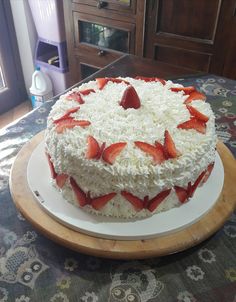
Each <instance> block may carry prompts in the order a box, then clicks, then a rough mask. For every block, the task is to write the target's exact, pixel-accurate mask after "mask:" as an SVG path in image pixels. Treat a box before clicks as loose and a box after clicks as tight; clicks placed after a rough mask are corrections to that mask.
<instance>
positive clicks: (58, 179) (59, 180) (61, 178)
mask: <svg viewBox="0 0 236 302" xmlns="http://www.w3.org/2000/svg"><path fill="white" fill-rule="evenodd" d="M67 178H68V175H67V174H64V173H62V174H57V176H56V184H57V185H58V187H59V188H62V187H63V186H64V184H65V182H66V180H67Z"/></svg>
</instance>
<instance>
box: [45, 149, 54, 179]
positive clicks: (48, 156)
mask: <svg viewBox="0 0 236 302" xmlns="http://www.w3.org/2000/svg"><path fill="white" fill-rule="evenodd" d="M45 154H46V156H47V160H48V165H49V168H50V172H51V177H52V178H53V179H55V178H56V177H57V173H56V171H55V168H54V165H53V162H52V160H51V156H50V155H49V154H48V153H47V152H45Z"/></svg>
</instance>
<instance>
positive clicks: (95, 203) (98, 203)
mask: <svg viewBox="0 0 236 302" xmlns="http://www.w3.org/2000/svg"><path fill="white" fill-rule="evenodd" d="M114 196H116V193H114V192H113V193H109V194H106V195H103V196H100V197H97V198H93V199H92V200H91V206H92V207H93V208H94V209H95V210H100V209H101V208H102V207H104V206H105V205H106V204H107V203H108V201H110V200H111V199H112V198H113V197H114Z"/></svg>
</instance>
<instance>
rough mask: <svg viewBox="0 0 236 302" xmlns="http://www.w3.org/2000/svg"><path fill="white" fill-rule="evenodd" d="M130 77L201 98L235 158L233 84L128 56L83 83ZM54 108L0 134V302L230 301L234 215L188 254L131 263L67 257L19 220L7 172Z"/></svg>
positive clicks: (235, 284) (235, 286) (235, 269)
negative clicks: (155, 80)
mask: <svg viewBox="0 0 236 302" xmlns="http://www.w3.org/2000/svg"><path fill="white" fill-rule="evenodd" d="M138 66H140V67H138ZM137 73H138V74H139V75H140V74H142V75H145V76H148V75H149V76H153V75H158V76H161V77H163V76H164V77H165V78H170V77H177V78H176V81H177V82H179V83H182V84H183V85H185V86H187V85H194V86H196V87H197V89H199V90H201V91H203V92H204V93H205V94H206V95H207V97H208V99H207V101H208V102H209V103H210V104H211V106H212V109H213V111H214V112H215V115H216V130H217V134H218V137H219V138H220V139H221V140H222V141H223V142H224V143H225V144H226V145H227V147H228V148H229V149H230V150H231V152H232V153H233V154H234V156H236V81H233V80H229V79H226V78H222V77H218V76H215V75H211V74H195V75H190V71H188V73H189V75H188V76H184V75H186V70H184V69H183V70H181V69H178V68H172V69H171V66H166V65H165V64H164V65H163V64H159V63H156V62H153V61H146V60H144V59H138V58H136V57H134V56H124V57H123V58H121V59H120V60H119V61H117V62H115V63H114V64H111V65H109V66H108V67H106V68H105V69H104V70H101V71H100V72H98V73H96V74H95V75H93V76H91V77H90V79H92V78H94V77H98V76H104V74H105V75H107V76H114V75H121V76H126V75H131V76H134V75H136V74H137ZM54 102H55V99H53V100H52V101H49V102H47V103H45V104H44V105H42V106H41V107H39V108H38V109H36V110H34V111H32V112H31V113H30V114H28V115H26V116H24V117H23V118H21V119H20V120H19V121H17V122H16V123H14V124H12V125H9V126H8V127H6V128H4V129H2V130H1V131H0V150H1V151H0V205H1V211H0V301H3V302H6V301H16V302H28V301H31V302H32V301H33V302H34V301H35V302H40V301H50V302H59V301H60V302H62V301H63V302H68V301H69V302H71V301H72V302H73V301H76V302H77V301H84V302H100V301H101V302H103V301H104V302H106V301H135V302H136V301H142V302H143V301H144V302H146V301H150V302H152V301H161V302H162V301H163V302H172V301H179V302H194V301H201V302H211V301H212V302H213V301H214V302H222V301H227V302H228V301H229V302H231V301H232V302H236V256H235V255H236V213H234V214H233V215H232V216H231V217H230V218H229V219H228V221H226V223H225V225H224V226H223V227H222V229H220V230H219V231H218V232H217V233H216V234H214V235H213V236H212V237H210V238H209V239H208V240H206V241H204V242H203V243H201V244H200V245H198V246H196V247H194V248H191V249H188V250H186V251H184V252H180V253H178V254H173V255H169V256H165V257H162V258H152V259H146V260H139V261H138V260H136V261H120V260H108V259H101V258H96V257H92V256H87V255H84V254H80V253H76V252H73V251H71V250H69V249H66V248H64V247H62V246H59V245H58V244H56V243H54V242H52V241H50V240H49V239H47V238H45V237H44V236H43V235H42V234H40V233H39V232H38V231H37V230H36V229H34V228H33V227H32V226H31V225H30V224H29V223H28V222H27V221H26V220H25V218H24V217H23V216H22V215H21V214H20V213H19V212H18V211H17V210H16V208H15V206H14V203H13V201H12V198H11V195H10V191H9V174H10V170H11V165H12V163H13V161H14V158H15V157H16V155H17V153H18V151H19V150H20V148H21V147H22V146H23V145H24V144H25V143H26V142H27V141H28V140H29V139H31V138H32V137H33V136H35V135H36V134H37V133H38V132H40V131H41V130H43V129H44V128H45V127H46V119H47V115H48V113H49V111H50V109H51V106H52V105H53V104H54ZM39 219H40V217H39ZM115 297H117V299H116V298H115ZM122 297H123V298H122ZM125 297H126V298H125ZM118 298H120V300H119V299H118Z"/></svg>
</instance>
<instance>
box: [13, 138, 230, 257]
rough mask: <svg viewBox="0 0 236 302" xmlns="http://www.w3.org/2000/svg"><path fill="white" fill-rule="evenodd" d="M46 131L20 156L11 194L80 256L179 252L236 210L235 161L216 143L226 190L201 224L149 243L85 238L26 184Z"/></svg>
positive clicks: (34, 219) (48, 231) (52, 235)
mask: <svg viewBox="0 0 236 302" xmlns="http://www.w3.org/2000/svg"><path fill="white" fill-rule="evenodd" d="M42 139H43V132H40V133H39V134H37V135H36V136H35V137H33V138H32V139H31V140H30V141H29V142H28V143H27V144H26V145H25V146H24V147H23V148H22V149H21V150H20V152H19V153H18V155H17V157H16V159H15V162H14V164H13V166H12V170H11V175H10V191H11V194H12V198H13V200H14V202H15V205H16V207H17V208H18V209H19V211H20V212H21V213H22V214H23V215H24V217H25V218H26V219H27V220H28V221H29V222H30V223H31V224H32V225H33V226H34V227H35V228H36V229H38V230H39V231H40V232H41V233H42V234H43V235H45V236H46V237H48V238H50V239H51V240H53V241H55V242H57V243H59V244H61V245H63V246H65V247H68V248H70V249H72V250H75V251H79V252H81V253H85V254H89V255H93V256H98V257H104V258H114V259H144V258H149V257H159V256H164V255H168V254H172V253H176V252H179V251H182V250H185V249H188V248H190V247H193V246H195V245H197V244H199V243H200V242H202V241H203V240H205V239H207V238H208V237H210V236H211V235H212V234H214V233H215V232H216V231H217V230H219V229H220V228H221V227H222V226H223V224H224V222H225V221H226V220H227V218H228V217H229V216H230V215H231V213H232V212H233V211H234V209H235V207H236V186H235V184H236V160H235V159H234V157H233V155H232V154H231V152H230V151H229V150H228V148H227V147H226V146H225V145H224V144H223V143H222V142H219V143H218V144H217V151H218V153H219V155H220V157H221V160H222V162H223V165H224V171H225V179H224V186H223V190H222V192H221V194H220V196H219V198H218V200H217V202H216V204H215V206H214V207H213V208H212V209H211V210H210V212H208V213H207V214H206V215H205V216H204V217H203V218H201V219H200V220H199V221H198V222H196V223H194V224H192V225H191V226H189V227H187V228H186V229H184V230H181V231H178V232H176V233H173V234H169V235H166V236H161V237H158V238H154V239H149V240H132V241H126V240H110V239H101V238H96V237H92V236H89V235H85V234H82V233H79V232H77V231H74V230H72V229H69V228H67V227H66V226H64V225H62V224H60V223H59V222H57V221H56V220H54V219H53V218H52V217H51V216H49V215H48V214H47V213H46V212H45V211H44V210H43V209H42V208H41V207H40V206H39V205H38V202H37V201H36V200H35V198H34V195H33V194H32V193H31V191H30V188H29V186H28V182H27V173H26V172H27V164H28V161H29V158H30V156H31V154H32V152H33V151H34V149H35V147H36V146H37V145H38V144H39V143H40V142H41V141H42Z"/></svg>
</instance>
